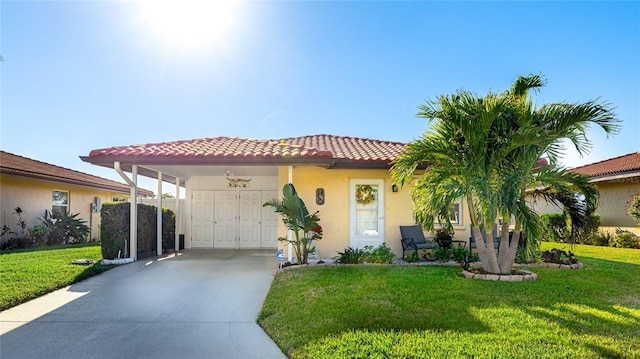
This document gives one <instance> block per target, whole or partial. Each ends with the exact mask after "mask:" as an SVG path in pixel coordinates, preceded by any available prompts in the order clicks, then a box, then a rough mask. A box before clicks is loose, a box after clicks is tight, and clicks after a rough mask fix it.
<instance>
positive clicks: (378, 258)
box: [364, 242, 396, 263]
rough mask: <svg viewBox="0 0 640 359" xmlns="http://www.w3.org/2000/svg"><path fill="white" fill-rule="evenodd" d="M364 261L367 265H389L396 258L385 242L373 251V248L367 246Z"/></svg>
mask: <svg viewBox="0 0 640 359" xmlns="http://www.w3.org/2000/svg"><path fill="white" fill-rule="evenodd" d="M365 250H366V251H367V254H366V255H365V259H364V261H365V262H367V263H389V262H391V261H392V260H393V258H395V257H396V255H395V254H394V253H393V251H392V250H391V248H389V247H388V246H387V243H385V242H383V243H381V244H380V245H379V246H378V247H376V248H375V249H373V247H372V246H366V247H365Z"/></svg>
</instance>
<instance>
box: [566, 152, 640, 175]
mask: <svg viewBox="0 0 640 359" xmlns="http://www.w3.org/2000/svg"><path fill="white" fill-rule="evenodd" d="M573 170H574V171H575V172H578V173H581V174H583V175H586V176H589V177H591V178H592V179H595V178H601V177H610V176H617V175H629V174H633V175H636V176H640V152H634V153H629V154H626V155H623V156H618V157H614V158H610V159H608V160H604V161H600V162H595V163H591V164H588V165H584V166H580V167H576V168H574V169H573Z"/></svg>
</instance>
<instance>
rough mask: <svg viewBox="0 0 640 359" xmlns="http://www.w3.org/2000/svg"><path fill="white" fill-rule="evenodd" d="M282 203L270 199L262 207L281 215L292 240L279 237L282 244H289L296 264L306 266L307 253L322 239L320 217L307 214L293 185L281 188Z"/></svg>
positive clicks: (288, 184) (316, 214) (315, 214)
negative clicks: (294, 254) (270, 208)
mask: <svg viewBox="0 0 640 359" xmlns="http://www.w3.org/2000/svg"><path fill="white" fill-rule="evenodd" d="M282 195H283V198H282V201H279V200H277V199H272V200H271V201H269V202H266V203H264V204H263V205H262V206H263V207H267V206H270V207H273V208H274V209H275V211H276V212H277V213H279V214H280V215H282V221H283V222H284V224H285V226H287V229H290V230H291V231H292V232H293V238H292V239H289V238H286V237H279V238H278V240H279V241H282V242H287V243H291V244H292V245H293V249H294V251H295V253H296V259H297V261H298V264H307V261H308V259H309V253H312V252H313V251H314V250H315V248H314V247H313V246H312V243H313V241H317V240H320V239H321V238H322V227H320V226H319V225H318V222H319V221H320V217H319V216H318V211H316V213H313V214H311V213H309V211H308V210H307V206H306V205H305V204H304V201H303V200H302V198H300V197H299V196H298V193H296V189H295V187H293V184H291V183H287V184H285V185H284V187H283V188H282Z"/></svg>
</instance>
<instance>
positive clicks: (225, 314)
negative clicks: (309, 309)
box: [0, 250, 285, 359]
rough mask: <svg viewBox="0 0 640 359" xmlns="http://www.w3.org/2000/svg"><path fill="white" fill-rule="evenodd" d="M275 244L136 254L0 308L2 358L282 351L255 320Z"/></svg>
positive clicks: (253, 354)
mask: <svg viewBox="0 0 640 359" xmlns="http://www.w3.org/2000/svg"><path fill="white" fill-rule="evenodd" d="M276 263H277V262H276V260H275V251H272V250H268V251H264V250H222V251H220V250H203V251H196V250H192V251H183V252H180V253H178V254H177V255H170V256H167V257H161V258H153V259H149V260H140V261H138V262H135V263H131V264H126V265H123V266H119V267H117V268H113V269H111V270H109V271H107V272H105V273H102V274H100V275H97V276H95V277H92V278H89V279H87V280H85V281H82V282H80V283H77V284H74V285H72V286H70V287H67V288H64V289H61V290H58V291H56V292H53V293H50V294H48V295H45V296H43V297H41V298H38V299H35V300H32V301H30V302H27V303H25V304H22V305H20V306H17V307H14V308H11V309H9V310H6V311H4V312H2V313H0V333H1V334H2V335H1V336H0V356H1V357H2V358H3V359H10V358H154V359H158V358H180V359H183V358H284V357H285V356H284V355H283V354H282V352H281V351H280V349H279V348H278V347H277V346H276V345H275V343H274V342H273V341H272V340H271V338H269V336H268V335H267V334H265V332H264V331H263V330H262V329H261V328H260V327H259V326H258V325H257V324H256V318H257V315H258V312H259V311H260V308H261V307H262V303H263V301H264V298H265V296H266V295H267V292H268V290H269V287H270V285H271V281H272V279H273V270H274V269H275V268H276Z"/></svg>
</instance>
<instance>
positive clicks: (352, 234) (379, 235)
mask: <svg viewBox="0 0 640 359" xmlns="http://www.w3.org/2000/svg"><path fill="white" fill-rule="evenodd" d="M384 184H385V180H384V178H351V179H350V180H349V246H351V247H354V248H362V247H364V246H366V245H372V246H374V247H377V246H378V245H380V244H382V243H383V242H384V241H385V233H384V215H385V213H384V208H385V205H384V192H385V187H384ZM357 185H370V186H375V187H374V188H377V191H376V193H375V202H376V203H377V208H376V210H377V213H376V218H375V219H377V223H376V226H375V227H377V228H372V229H370V230H365V231H361V232H363V233H357V232H358V231H357V228H356V227H357V223H356V222H357V221H356V208H357V206H358V203H357V202H356V186H357ZM372 210H373V209H372ZM372 219H373V218H372Z"/></svg>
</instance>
